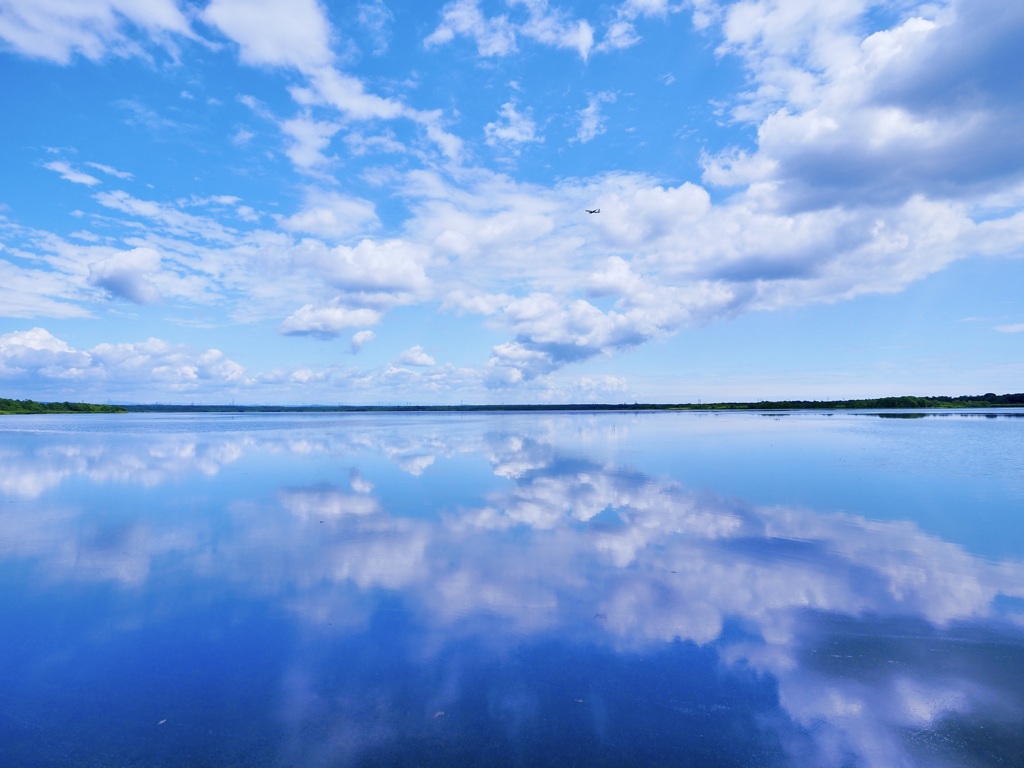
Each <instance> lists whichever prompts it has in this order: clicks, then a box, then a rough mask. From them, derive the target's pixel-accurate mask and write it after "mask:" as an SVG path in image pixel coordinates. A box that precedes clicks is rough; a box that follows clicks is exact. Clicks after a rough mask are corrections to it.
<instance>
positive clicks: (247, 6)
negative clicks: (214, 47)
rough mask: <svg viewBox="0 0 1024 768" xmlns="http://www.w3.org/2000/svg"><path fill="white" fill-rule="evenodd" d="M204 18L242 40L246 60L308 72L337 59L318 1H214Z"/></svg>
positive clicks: (208, 7) (241, 45)
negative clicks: (332, 49)
mask: <svg viewBox="0 0 1024 768" xmlns="http://www.w3.org/2000/svg"><path fill="white" fill-rule="evenodd" d="M201 16H202V18H203V20H204V21H206V22H207V23H208V24H211V25H213V26H215V27H217V28H218V29H219V30H220V31H221V32H223V33H224V34H225V35H226V36H227V37H229V38H231V39H232V40H234V41H235V42H236V43H237V44H238V46H239V56H240V58H241V59H242V61H243V62H245V63H246V64H253V65H257V66H276V67H280V66H286V67H294V68H295V69H298V70H299V71H301V72H307V73H308V72H311V71H314V70H317V69H319V68H321V67H326V66H330V65H331V63H332V62H333V61H334V54H333V52H332V51H331V28H330V23H329V22H328V20H327V17H326V16H325V15H324V12H323V8H322V7H321V6H320V5H319V3H317V2H316V0H294V2H288V3H279V2H276V1H275V0H211V2H210V3H209V5H207V6H206V8H205V9H204V10H203V12H202V14H201Z"/></svg>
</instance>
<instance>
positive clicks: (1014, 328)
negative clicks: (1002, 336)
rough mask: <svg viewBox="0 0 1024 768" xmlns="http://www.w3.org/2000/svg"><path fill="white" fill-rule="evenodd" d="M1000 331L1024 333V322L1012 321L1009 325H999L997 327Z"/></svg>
mask: <svg viewBox="0 0 1024 768" xmlns="http://www.w3.org/2000/svg"><path fill="white" fill-rule="evenodd" d="M995 329H996V330H997V331H999V332H1000V333H1024V323H1011V324H1009V325H997V326H996V327H995Z"/></svg>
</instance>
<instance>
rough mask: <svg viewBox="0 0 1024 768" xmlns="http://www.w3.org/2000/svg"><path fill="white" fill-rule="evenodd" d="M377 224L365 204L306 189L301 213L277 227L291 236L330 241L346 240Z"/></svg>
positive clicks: (368, 204)
mask: <svg viewBox="0 0 1024 768" xmlns="http://www.w3.org/2000/svg"><path fill="white" fill-rule="evenodd" d="M378 224H379V220H378V219H377V213H376V210H375V208H374V205H373V203H372V202H370V201H369V200H364V199H361V198H358V197H352V196H350V195H343V194H340V193H338V192H325V191H323V190H318V189H310V190H309V191H308V192H307V194H306V200H305V204H304V205H303V207H302V209H301V210H299V211H297V212H296V213H294V214H292V215H291V216H289V217H287V218H285V219H282V221H281V225H282V226H283V227H284V228H285V229H287V230H290V231H292V232H304V233H307V234H311V235H317V236H319V237H326V238H330V239H335V238H342V237H346V236H348V235H352V234H354V233H356V232H361V231H365V230H367V229H370V228H373V227H375V226H376V225H378Z"/></svg>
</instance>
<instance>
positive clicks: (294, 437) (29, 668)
mask: <svg viewBox="0 0 1024 768" xmlns="http://www.w3.org/2000/svg"><path fill="white" fill-rule="evenodd" d="M666 418H668V419H671V418H673V417H659V419H660V421H659V420H653V421H652V420H640V421H636V420H630V418H628V417H608V418H601V419H593V418H590V417H584V416H579V417H575V416H558V417H554V418H548V417H539V416H538V417H529V418H505V417H500V416H480V417H474V418H471V419H461V418H459V417H440V418H433V417H431V418H424V419H415V418H413V419H410V418H403V419H388V418H384V419H362V418H358V419H350V420H345V419H329V418H325V419H308V420H298V421H297V422H294V423H293V422H286V421H279V422H277V425H276V427H274V428H267V425H266V423H265V422H260V427H259V428H258V429H250V428H249V427H248V423H247V422H246V421H245V420H242V421H240V422H227V421H221V422H216V421H215V420H211V421H208V422H204V423H203V428H202V429H197V430H195V431H193V432H189V431H187V430H183V429H181V427H182V424H181V422H174V424H175V427H174V428H172V429H170V430H166V431H160V430H152V431H132V430H130V429H125V428H124V427H123V426H122V425H126V424H131V420H130V419H129V420H126V421H124V422H116V421H110V422H95V423H96V424H98V425H99V426H98V427H97V428H96V430H95V431H92V432H90V431H88V430H85V431H81V432H78V431H68V430H64V429H61V428H57V429H53V430H51V431H41V430H33V429H28V430H25V431H18V430H17V429H12V428H11V427H10V426H9V425H7V427H6V428H5V430H4V431H2V432H0V450H2V452H3V455H4V456H5V459H6V461H5V462H4V467H5V469H3V470H2V471H0V498H2V499H3V505H2V506H0V531H2V535H0V578H2V581H0V589H2V590H3V592H4V593H5V594H6V595H8V596H9V597H10V600H9V601H8V605H9V606H10V609H9V610H10V612H11V617H12V618H13V619H14V620H15V621H14V622H12V623H9V624H8V623H6V622H5V624H6V625H7V626H8V629H5V630H2V631H0V640H3V641H4V642H5V645H6V647H8V648H10V649H12V650H11V652H10V655H9V657H8V660H7V662H6V663H3V664H0V678H2V679H3V680H4V681H5V683H6V684H7V686H8V690H10V691H13V692H14V693H13V694H12V695H13V696H14V697H15V698H13V699H12V698H10V697H9V696H5V697H3V698H0V732H3V733H4V734H5V735H6V736H7V737H10V738H8V739H6V741H7V742H8V744H9V746H8V747H0V756H2V755H4V754H6V757H7V758H8V764H19V761H22V760H24V759H25V755H26V754H28V753H29V752H30V751H32V749H41V748H43V747H41V746H40V745H39V744H36V746H35V747H32V745H33V744H34V743H35V742H33V740H32V739H33V735H34V734H35V735H38V734H40V733H44V732H45V730H46V729H47V728H48V727H49V726H45V725H43V723H46V722H51V721H52V719H53V714H54V713H55V712H56V713H59V714H60V715H61V716H62V717H66V718H67V719H68V720H69V721H70V722H72V723H73V724H74V723H78V725H77V726H73V727H72V731H71V733H79V732H80V733H81V734H84V733H87V732H92V731H95V728H96V727H99V728H100V732H106V733H107V734H108V737H109V741H108V742H102V744H100V746H99V747H97V748H102V749H105V750H106V751H107V753H108V754H110V753H114V754H116V753H118V749H119V748H118V747H117V746H116V745H117V744H119V743H122V741H124V742H130V741H133V740H134V741H135V742H136V743H141V742H139V739H143V741H144V743H143V746H140V747H138V748H139V749H141V750H142V751H143V752H145V753H146V755H147V759H148V760H150V762H151V764H171V762H172V758H173V755H174V753H175V751H174V749H173V748H171V747H170V746H167V745H168V744H172V743H173V742H174V741H175V740H176V739H177V740H186V741H187V742H188V743H189V744H191V745H193V746H194V747H195V748H196V749H199V750H200V751H202V750H206V752H205V753H204V754H206V755H207V758H211V755H212V758H211V759H213V758H215V759H217V760H221V761H224V760H227V759H229V758H230V759H240V758H238V755H239V754H241V753H242V751H245V750H249V752H248V753H247V754H250V756H251V755H252V754H254V752H253V750H256V751H257V752H258V753H259V755H260V756H261V757H260V760H262V761H263V762H262V763H258V762H257V763H253V764H267V765H286V764H302V765H349V764H351V765H360V764H367V763H375V764H380V763H387V764H400V763H408V762H409V761H410V759H411V758H412V756H414V755H415V756H416V759H417V761H419V762H421V763H422V764H434V763H437V764H440V763H444V762H448V763H449V764H451V763H452V761H462V762H467V761H469V762H473V761H480V762H486V761H488V760H490V761H493V762H495V763H497V764H512V763H535V762H536V759H537V758H538V756H539V755H549V756H551V757H552V759H555V760H557V761H559V762H561V763H563V764H585V763H593V762H594V761H600V760H604V761H606V762H609V763H614V764H627V763H631V762H635V763H637V764H640V763H645V764H678V762H679V761H680V760H689V761H690V762H691V763H693V764H697V765H705V764H706V765H730V764H736V765H740V764H751V761H753V762H755V763H757V764H764V765H773V764H774V765H806V764H815V765H836V766H845V765H871V766H873V765H878V766H883V765H885V766H889V765H916V764H921V763H927V764H932V765H947V764H948V765H981V764H988V763H989V762H992V761H993V760H994V759H995V758H998V757H1001V756H1012V755H1014V754H1019V753H1020V752H1019V747H1020V746H1021V745H1020V737H1019V736H1015V735H1014V734H1016V733H1018V732H1019V731H1020V728H1019V726H1020V725H1021V723H1022V722H1024V693H1022V692H1021V689H1020V686H1019V684H1018V681H1019V680H1020V679H1021V673H1022V672H1024V628H1022V625H1024V611H1021V606H1022V605H1024V602H1022V601H1024V563H1022V561H1021V558H1019V557H1003V558H992V557H979V556H977V555H976V554H974V553H972V552H971V551H969V550H968V549H967V548H965V547H964V546H963V544H961V543H960V542H957V541H951V540H946V539H943V538H941V537H940V536H937V535H935V534H934V533H931V532H928V531H927V530H924V529H923V528H922V527H921V526H920V525H919V524H918V523H917V522H916V521H915V520H914V519H913V517H912V512H913V510H912V509H910V510H908V514H907V516H906V517H904V518H902V519H874V518H871V517H869V516H865V515H863V514H857V513H854V512H849V511H834V510H826V511H821V510H815V509H811V508H809V507H807V506H805V505H785V504H759V503H754V502H752V501H750V500H749V499H745V498H743V497H742V496H739V495H730V494H728V493H725V492H723V488H722V487H715V488H706V487H695V486H694V485H691V484H688V483H684V482H681V481H680V480H679V479H678V478H677V477H674V476H672V475H671V474H666V473H664V472H657V473H655V472H649V471H647V470H646V468H647V467H648V466H650V465H658V464H659V461H660V459H661V458H662V457H660V456H654V455H653V452H654V451H655V450H660V449H655V448H651V447H649V446H652V445H657V444H658V441H657V440H654V439H652V438H653V437H655V436H656V435H654V434H653V433H652V430H662V429H666V430H668V431H672V430H674V431H675V433H676V435H677V437H678V438H679V439H680V440H692V439H694V433H693V430H694V428H695V427H694V422H693V421H691V422H681V421H679V420H678V419H675V420H674V421H671V422H669V425H670V426H669V427H665V424H666V421H665V419H666ZM856 418H858V417H843V419H836V420H834V421H832V422H830V424H831V425H834V426H830V427H829V429H834V430H838V431H840V432H841V431H842V430H845V429H851V428H852V429H860V422H857V421H856ZM821 421H825V420H824V418H822V419H821ZM1011 422H1012V423H1013V424H1021V421H1020V420H1011ZM25 423H26V424H27V423H28V422H25ZM48 423H51V424H58V425H59V424H61V423H62V422H60V421H59V420H56V421H51V422H48ZM874 423H877V424H882V425H883V429H900V428H901V426H900V423H899V422H896V421H882V420H876V422H874ZM964 423H966V422H964ZM982 423H983V422H982ZM104 425H106V426H104ZM110 425H114V426H110ZM1022 427H1024V424H1022ZM1022 427H1016V429H1017V430H1018V431H1019V430H1020V429H1021V428H1022ZM699 428H700V429H701V430H702V429H703V428H704V427H703V425H701V426H700V427H699ZM758 429H760V427H758ZM787 429H794V427H792V426H787ZM818 429H819V425H817V424H815V425H814V426H813V428H812V429H811V431H812V432H813V431H814V430H818ZM668 431H666V432H665V433H664V434H668ZM659 434H663V433H660V432H659ZM871 434H872V435H877V434H878V433H874V432H873V433H871ZM972 434H973V433H972ZM780 435H781V433H776V434H773V435H772V436H771V439H773V440H774V439H778V438H779V436H780ZM100 438H102V439H100ZM858 439H863V435H860V436H859V437H858ZM870 439H875V438H870ZM967 445H968V446H970V445H972V444H971V443H970V442H969V441H968V443H967ZM948 450H953V451H955V450H958V448H957V447H956V445H955V444H953V445H950V446H948ZM616 456H618V457H620V458H621V459H622V460H618V459H616V458H615V457H616ZM766 461H770V457H769V458H766ZM743 470H744V465H742V464H739V465H737V466H736V472H737V473H742V472H743ZM773 470H774V471H776V472H779V473H787V472H788V473H799V472H800V471H801V468H800V467H799V466H793V465H792V464H791V463H788V462H778V463H776V464H774V465H773ZM997 480H998V478H997ZM905 482H906V483H907V484H912V483H914V482H918V481H916V480H915V479H914V478H913V477H907V478H906V479H905ZM995 486H996V487H1002V486H1000V485H999V483H998V482H996V483H995ZM963 512H964V511H963V510H958V509H947V510H946V513H947V514H962V513H963ZM976 512H977V513H978V514H979V515H982V516H983V515H984V510H976ZM989 535H991V536H998V535H999V533H998V531H990V532H989ZM72 606H74V608H72ZM72 617H73V618H72ZM14 626H17V630H14V629H11V627H14ZM158 654H159V655H158ZM115 658H116V659H119V660H120V661H118V662H117V663H114V661H113V660H114V659H115ZM154 667H156V668H157V669H156V670H154ZM161 670H162V671H161ZM126 685H127V686H128V687H124V686H126ZM79 686H80V687H81V689H80V690H79ZM83 700H85V701H89V702H91V703H90V706H89V707H85V708H84V709H86V710H87V711H86V712H85V713H83V712H82V711H81V709H82V708H81V707H80V706H78V707H77V708H76V706H75V703H76V702H78V704H79V705H80V704H81V702H82V701H83ZM16 702H17V703H16ZM102 702H107V704H108V705H109V706H110V707H112V708H113V711H114V713H115V714H117V713H118V712H120V716H119V718H120V719H118V718H114V720H116V721H117V722H119V723H120V725H111V724H110V723H109V722H108V723H107V724H106V725H102V724H101V725H99V726H97V724H96V723H93V726H92V730H90V728H88V727H86V725H85V722H86V720H88V718H90V717H97V716H96V715H90V714H89V712H90V711H92V710H93V709H94V707H95V705H96V704H97V703H102ZM19 712H20V713H21V714H17V713H19ZM141 712H145V713H147V714H146V718H148V719H146V722H145V723H144V724H143V723H141V721H140V720H139V717H140V715H139V713H141ZM33 713H34V714H33ZM43 713H49V714H48V715H45V716H44V714H43ZM150 713H151V716H150ZM161 713H164V714H161ZM166 713H172V714H166ZM82 718H85V720H83V719H82ZM246 718H249V720H250V723H251V722H259V723H261V724H262V726H261V730H260V733H261V734H262V735H260V736H259V737H258V738H257V737H256V736H254V735H253V733H252V731H251V727H250V726H244V727H243V725H242V723H243V721H245V720H246ZM150 720H151V721H152V722H150ZM160 720H166V721H167V722H172V721H173V722H174V724H176V727H179V728H180V730H177V731H174V732H173V734H172V735H168V733H170V729H166V731H165V732H163V733H164V736H163V737H162V738H163V739H164V741H163V742H161V743H164V744H165V746H164V747H159V748H158V745H156V742H150V741H145V739H147V738H149V737H144V736H143V735H142V734H144V733H146V730H145V729H146V728H148V727H151V726H153V724H155V723H159V721H160ZM204 721H215V722H216V723H217V724H218V728H219V729H220V731H219V733H221V734H230V735H231V737H232V738H231V739H229V740H228V741H227V742H224V741H223V740H204V739H202V738H199V736H197V734H199V733H200V732H201V730H202V722H204ZM24 723H29V725H27V726H24V727H23V726H22V725H19V724H24ZM165 725H166V723H165ZM75 727H77V728H79V729H80V731H76V730H75ZM118 728H120V729H123V733H122V735H121V737H120V739H121V740H122V741H118V738H117V737H115V735H113V731H114V730H116V729H118ZM104 729H105V730H104ZM68 738H70V737H68ZM82 738H85V737H84V736H83V737H82ZM89 738H91V739H94V740H100V741H102V739H103V738H104V737H103V736H102V735H95V736H91V737H89ZM0 741H3V740H0ZM207 741H209V743H207ZM214 742H216V744H217V745H219V746H216V747H214V746H213V744H214ZM62 743H64V744H65V745H67V741H66V740H65V742H62ZM95 743H97V744H99V743H100V742H99V741H97V742H95ZM204 744H205V745H206V746H203V745H204ZM112 745H113V746H112ZM146 745H148V746H146ZM196 745H198V746H196ZM19 749H21V750H22V751H21V752H19V751H18V750H19ZM53 749H58V747H53ZM164 749H166V750H167V751H161V750H164ZM4 750H6V753H5V752H4ZM210 750H214V751H213V752H211V751H210ZM216 750H220V751H216ZM224 750H227V752H225V751H224ZM231 750H241V751H238V752H231ZM1015 750H1017V751H1015ZM56 757H58V758H59V757H60V755H59V754H58V755H56ZM12 759H13V760H14V762H10V760H12ZM25 764H28V763H25ZM84 764H88V763H87V762H86V763H84Z"/></svg>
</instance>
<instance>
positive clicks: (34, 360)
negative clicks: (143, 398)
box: [0, 328, 248, 400]
mask: <svg viewBox="0 0 1024 768" xmlns="http://www.w3.org/2000/svg"><path fill="white" fill-rule="evenodd" d="M0 375H2V376H3V378H5V379H7V380H8V381H9V382H10V383H11V384H12V385H14V386H18V387H21V388H31V387H36V388H37V389H38V390H41V391H54V392H63V395H64V397H68V396H69V394H70V396H73V397H76V398H82V397H85V396H87V395H89V394H92V395H93V396H94V397H95V396H98V395H99V394H100V393H102V397H101V399H104V400H106V399H108V398H110V397H111V396H123V395H124V394H125V393H136V392H141V391H147V390H150V391H153V390H155V391H168V392H202V391H221V390H222V389H223V388H225V387H229V386H245V385H246V384H247V383H248V382H247V379H246V376H245V369H244V368H243V367H242V366H241V365H239V364H238V363H236V362H235V361H233V360H230V359H228V358H227V357H225V356H224V354H223V353H222V352H221V351H220V350H218V349H207V350H195V349H191V348H189V347H187V346H185V345H182V344H169V343H167V342H165V341H163V340H161V339H155V338H151V339H149V340H147V341H145V342H125V343H117V344H109V343H104V344H98V345H96V346H95V347H93V348H92V349H89V350H78V349H74V348H73V347H71V346H70V345H69V344H67V342H65V341H63V340H62V339H59V338H57V337H56V336H54V335H53V334H51V333H50V332H49V331H47V330H45V329H43V328H33V329H31V330H29V331H15V332H12V333H8V334H5V335H3V336H0ZM72 382H73V384H72ZM65 387H66V388H65Z"/></svg>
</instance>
